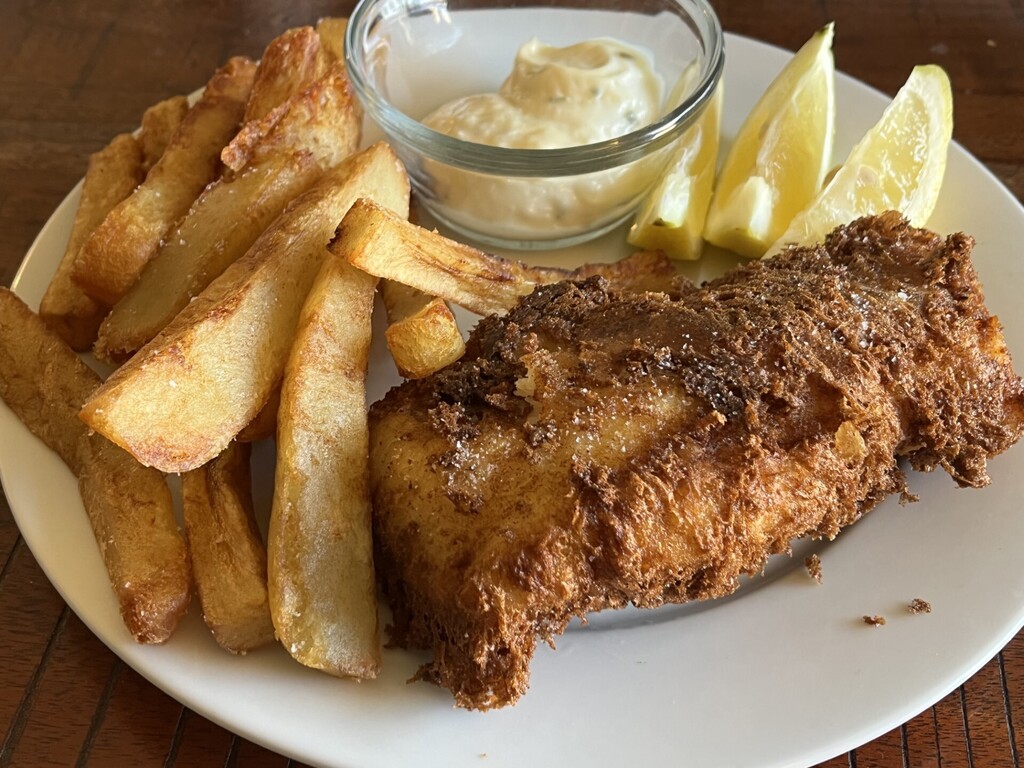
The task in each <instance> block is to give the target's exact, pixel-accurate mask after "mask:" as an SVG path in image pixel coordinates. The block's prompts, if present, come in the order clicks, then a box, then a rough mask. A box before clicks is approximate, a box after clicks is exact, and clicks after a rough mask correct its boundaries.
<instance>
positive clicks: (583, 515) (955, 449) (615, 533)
mask: <svg viewBox="0 0 1024 768" xmlns="http://www.w3.org/2000/svg"><path fill="white" fill-rule="evenodd" d="M972 244H973V242H972V240H971V239H970V238H969V237H967V236H965V235H962V234H958V235H952V236H950V237H949V238H947V239H945V240H944V239H942V238H940V237H939V236H937V235H935V234H932V233H930V232H928V231H925V230H920V229H912V228H910V227H909V226H908V225H907V224H906V223H905V222H904V221H903V220H902V219H901V218H899V217H898V216H897V215H895V214H892V215H889V214H887V215H885V216H882V217H878V218H869V219H862V220H860V221H857V222H855V223H853V224H852V225H850V226H847V227H842V228H840V229H837V230H836V231H835V232H833V233H832V234H831V235H830V237H829V238H828V240H827V242H826V243H825V245H824V246H818V247H815V248H801V249H791V250H789V251H786V252H784V253H782V254H781V255H779V256H777V257H776V258H774V259H772V260H770V261H762V262H755V263H751V264H749V265H746V266H744V267H742V268H739V269H737V270H735V271H733V272H732V273H730V274H728V275H726V276H725V277H723V278H721V279H719V280H717V281H714V282H712V283H710V284H708V285H706V286H704V287H703V288H701V289H700V290H694V291H692V292H690V293H688V294H686V295H683V296H682V297H680V298H678V299H676V300H671V299H669V298H667V297H665V296H663V295H657V294H648V295H646V296H640V297H637V296H626V295H616V294H615V293H612V292H610V291H609V290H608V288H607V285H606V284H605V283H604V282H603V281H602V280H600V279H599V278H593V279H590V280H586V281H584V282H580V283H559V284H557V285H553V286H548V287H544V288H540V289H538V290H537V291H536V292H535V293H533V294H532V295H531V296H529V297H528V298H526V299H525V300H524V301H523V302H522V303H521V304H520V305H519V306H517V307H516V308H515V309H514V310H512V311H511V312H510V313H509V314H507V315H505V316H503V317H491V318H488V319H486V320H484V321H483V322H482V323H481V324H480V325H479V327H478V328H477V330H476V331H475V332H474V334H473V336H472V339H471V340H470V343H469V348H468V349H467V352H466V355H465V357H464V358H463V360H462V361H460V362H459V363H457V364H455V365H453V366H451V367H449V368H447V369H445V370H443V371H441V372H439V373H438V374H435V375H434V376H432V377H430V378H427V379H423V380H420V381H410V382H407V383H405V384H404V385H403V386H401V387H400V388H397V389H395V390H393V391H392V392H391V393H390V394H389V395H388V396H387V397H386V398H385V399H384V400H382V401H381V402H380V403H378V404H377V405H376V406H375V407H374V409H373V412H372V432H371V473H372V484H373V502H374V507H375V534H376V540H377V547H378V553H377V558H376V562H377V567H378V570H379V573H380V574H381V578H382V580H383V583H384V587H385V590H386V592H387V595H388V597H389V599H390V602H391V605H392V608H393V610H394V628H393V634H392V639H393V641H394V642H396V643H397V644H399V645H403V646H408V647H426V648H432V649H433V652H434V656H433V661H432V662H430V663H429V664H427V665H426V666H425V667H424V668H423V669H422V670H421V673H420V675H421V677H423V678H426V679H429V680H433V681H435V682H437V683H439V684H440V685H443V686H445V687H447V688H450V689H451V691H452V692H453V693H454V695H455V700H456V702H457V703H458V704H459V705H460V706H463V707H470V708H480V709H487V708H490V707H497V706H503V705H507V704H510V703H513V702H514V701H516V699H517V698H519V696H521V695H522V694H523V693H524V691H525V690H526V688H527V683H528V674H529V671H528V665H529V662H530V658H531V656H532V655H533V652H534V648H535V645H536V643H537V640H538V638H550V637H551V636H552V635H555V634H557V633H560V632H562V631H563V629H564V628H565V626H566V624H567V623H568V622H569V621H570V619H572V618H573V617H574V616H582V615H584V614H586V613H588V612H590V611H596V610H600V609H605V608H617V607H621V606H624V605H626V604H628V603H633V604H635V605H637V606H641V607H653V606H658V605H661V604H662V603H666V602H682V601H687V600H694V599H704V598H711V597H717V596H720V595H725V594H728V593H730V592H732V591H733V590H734V589H736V587H737V585H738V579H739V577H740V575H741V574H749V573H754V572H757V571H759V570H760V569H761V567H762V565H763V564H764V562H765V560H766V558H768V557H769V556H770V555H772V554H774V553H779V552H785V551H786V550H787V549H788V546H789V542H790V541H791V540H792V539H794V538H797V537H801V536H814V537H828V538H831V537H834V536H835V535H836V534H837V533H838V532H839V530H840V529H841V528H842V527H843V526H845V525H849V524H850V523H852V522H854V521H855V520H857V519H858V518H859V517H861V515H863V514H864V513H865V512H867V511H868V510H870V509H871V508H872V507H874V506H875V505H876V504H877V503H878V502H879V501H881V500H882V499H883V498H884V497H886V496H887V495H889V494H892V493H902V492H905V490H906V486H905V481H904V476H903V473H902V472H901V470H900V467H899V466H898V464H897V459H898V458H900V457H904V458H906V459H908V460H909V463H910V465H911V466H912V467H914V468H915V469H920V470H930V469H933V468H934V467H942V468H944V469H945V470H946V471H947V472H949V474H950V475H952V477H953V478H954V480H956V481H957V482H958V483H959V484H960V485H966V486H981V485H984V484H985V483H986V482H987V481H988V477H987V475H986V467H985V465H986V459H987V458H988V457H990V456H992V455H994V454H997V453H999V452H1001V451H1003V450H1004V449H1006V448H1007V447H1008V446H1009V445H1011V444H1012V443H1013V442H1014V441H1016V440H1017V439H1018V437H1019V436H1020V434H1021V431H1022V425H1024V390H1022V383H1021V380H1020V379H1019V378H1018V376H1017V375H1016V374H1015V373H1014V371H1013V370H1012V368H1011V364H1010V359H1009V355H1008V353H1007V350H1006V347H1005V345H1004V343H1003V338H1002V332H1001V329H1000V326H999V323H998V321H997V320H996V319H995V318H994V317H992V316H991V315H989V313H988V311H987V310H986V309H985V306H984V304H983V297H982V293H981V288H980V286H979V283H978V280H977V277H976V274H975V271H974V269H973V267H972V265H971V261H970V251H971V247H972ZM966 523H967V521H966V520H965V524H966Z"/></svg>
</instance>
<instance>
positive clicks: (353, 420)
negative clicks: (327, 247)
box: [267, 254, 380, 679]
mask: <svg viewBox="0 0 1024 768" xmlns="http://www.w3.org/2000/svg"><path fill="white" fill-rule="evenodd" d="M376 283H377V278H375V277H372V276H370V275H368V274H366V273H365V272H361V271H360V270H358V269H356V268H355V267H353V266H351V265H349V264H348V263H347V262H346V261H345V258H344V256H338V255H333V254H332V255H331V256H330V257H328V259H327V260H326V261H325V262H324V265H323V267H322V268H321V270H320V274H319V275H318V277H317V280H316V282H315V283H314V285H313V288H312V290H311V291H310V293H309V297H308V298H307V299H306V303H305V306H304V307H303V309H302V314H301V316H300V318H299V325H298V330H297V332H296V336H295V344H294V346H293V347H292V351H291V355H290V356H289V358H288V365H287V367H286V368H285V373H284V380H283V382H282V385H281V407H280V409H279V411H278V427H277V467H276V470H275V473H274V504H273V508H272V511H271V514H270V531H269V535H268V537H267V550H268V558H269V566H268V567H269V576H270V606H271V612H272V615H273V618H274V628H275V630H276V631H277V636H278V638H280V640H281V643H282V644H283V645H284V647H285V648H286V649H288V652H289V653H290V654H291V655H292V656H293V657H294V658H295V659H297V660H298V661H299V662H301V663H302V664H305V665H306V666H308V667H314V668H316V669H322V670H324V671H325V672H329V673H330V674H332V675H338V676H341V677H356V678H363V679H365V678H373V677H376V676H377V672H378V670H379V668H380V633H379V630H378V627H377V599H376V581H375V579H374V571H373V542H372V534H371V522H370V489H369V465H368V460H367V457H368V455H369V426H368V423H367V411H366V365H367V359H368V357H369V351H370V335H371V323H370V318H371V315H372V313H373V295H374V288H375V286H376Z"/></svg>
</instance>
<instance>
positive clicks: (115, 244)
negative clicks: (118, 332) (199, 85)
mask: <svg viewBox="0 0 1024 768" xmlns="http://www.w3.org/2000/svg"><path fill="white" fill-rule="evenodd" d="M254 71H255V64H253V62H251V61H250V60H249V59H246V58H242V57H236V58H233V59H231V60H230V61H229V62H228V63H227V64H226V65H224V66H223V67H221V68H220V69H219V70H217V72H216V73H215V74H214V76H213V78H211V80H210V81H209V83H207V85H206V90H205V91H204V92H203V96H202V97H201V98H200V99H199V101H198V102H197V103H196V104H195V106H193V107H192V108H191V109H190V110H189V111H188V114H187V115H186V116H185V119H184V120H182V122H181V124H180V125H179V126H178V128H177V130H176V131H175V132H174V135H173V136H172V137H171V140H170V143H169V144H168V145H167V148H166V149H165V150H164V153H163V155H162V156H161V158H160V160H159V161H158V162H157V164H156V165H154V166H153V167H152V168H151V169H150V171H149V173H148V174H147V175H146V179H145V181H143V182H142V184H140V185H139V187H138V188H137V189H136V190H135V191H134V192H133V193H132V194H131V196H130V197H128V198H127V199H126V200H124V201H123V202H121V203H120V204H119V205H117V206H116V207H115V208H114V209H113V210H112V211H111V212H110V213H109V214H107V216H106V218H105V219H104V220H103V221H102V222H101V223H100V225H99V226H98V227H96V229H95V230H94V231H93V233H92V235H90V237H89V239H88V240H86V241H85V244H84V245H83V246H82V249H81V250H80V251H79V252H78V256H77V258H76V259H75V270H74V279H75V281H76V282H77V283H78V284H79V285H80V286H81V287H82V288H83V290H85V292H86V293H88V294H89V295H90V296H92V297H93V298H95V299H97V300H99V301H102V302H105V303H106V304H107V305H109V306H113V304H114V303H115V302H117V300H118V299H119V298H121V296H123V295H124V293H125V291H127V290H128V288H130V287H131V285H132V283H134V282H135V280H136V279H138V276H139V273H140V272H141V271H142V268H143V267H144V266H145V265H146V262H148V261H149V260H150V259H151V258H152V257H153V256H154V255H155V254H156V251H157V248H158V247H159V245H160V240H161V238H163V237H164V235H165V234H166V233H167V232H168V230H170V228H171V227H172V226H173V225H174V223H175V222H176V221H177V220H178V219H180V218H181V217H182V216H183V215H184V214H185V213H186V212H187V211H188V209H189V206H191V205H192V202H193V201H194V200H195V199H196V197H197V196H198V195H199V193H200V192H201V191H202V190H203V187H205V186H206V185H207V184H209V183H210V182H211V181H213V180H214V179H215V178H216V177H217V174H218V172H219V170H220V163H219V156H220V151H221V148H223V147H224V145H225V144H226V143H227V142H228V141H229V140H230V139H231V137H232V136H233V135H234V134H235V132H236V131H237V130H238V125H239V122H240V121H241V118H242V113H243V111H244V109H245V102H246V99H247V98H248V95H249V89H250V88H251V87H252V77H253V73H254Z"/></svg>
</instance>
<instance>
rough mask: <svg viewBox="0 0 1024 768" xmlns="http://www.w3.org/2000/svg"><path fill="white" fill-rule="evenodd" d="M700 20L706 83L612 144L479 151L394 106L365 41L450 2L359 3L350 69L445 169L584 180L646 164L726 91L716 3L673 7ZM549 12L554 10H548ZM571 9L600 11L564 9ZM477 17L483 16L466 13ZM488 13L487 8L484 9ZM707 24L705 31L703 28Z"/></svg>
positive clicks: (403, 133) (363, 97)
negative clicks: (390, 19)
mask: <svg viewBox="0 0 1024 768" xmlns="http://www.w3.org/2000/svg"><path fill="white" fill-rule="evenodd" d="M672 1H673V2H674V4H675V5H676V6H678V7H679V8H680V9H682V10H683V11H684V12H685V13H686V14H687V15H688V16H689V17H690V18H691V19H692V20H693V21H692V25H693V27H695V28H696V30H697V31H696V37H697V39H698V41H699V42H700V43H701V45H702V46H703V47H704V50H705V56H704V60H703V61H702V66H701V72H700V76H699V80H698V82H697V84H696V86H695V87H694V89H693V91H691V92H690V94H689V95H688V96H687V97H686V99H684V100H683V101H682V102H681V103H680V104H679V105H678V106H676V107H675V108H674V109H672V110H671V111H670V112H668V113H667V114H665V115H664V116H663V117H662V118H660V119H658V120H656V121H654V122H653V123H649V124H648V125H646V126H644V127H642V128H639V129H637V130H635V131H631V132H629V133H626V134H623V135H622V136H617V137H615V138H612V139H606V140H604V141H599V142H595V143H593V144H585V145H581V146H575V147H564V148H559V149H521V148H509V147H495V146H491V145H487V144H478V143H475V142H471V141H465V140H463V139H457V138H455V137H452V136H448V135H446V134H443V133H440V132H439V131H435V130H434V129H432V128H428V127H427V126H426V125H424V124H423V123H421V122H420V121H419V120H416V119H414V118H412V117H410V116H409V115H407V114H405V113H404V112H402V111H401V110H400V109H398V108H397V107H395V106H393V105H392V104H391V103H390V102H389V101H388V100H387V99H385V98H384V97H383V96H381V94H380V93H379V91H378V90H377V89H376V88H374V87H373V85H372V84H371V82H370V78H369V77H368V75H367V72H366V68H365V62H366V60H367V57H366V55H365V51H364V46H363V42H364V39H365V37H366V33H367V32H369V31H370V30H372V28H373V26H374V25H375V24H376V23H377V22H378V21H379V20H380V19H382V18H383V17H384V16H385V14H387V15H393V13H392V14H388V11H401V12H404V13H406V14H414V13H416V14H418V13H436V12H437V11H439V10H441V9H447V6H448V0H402V1H401V2H398V3H396V2H395V0H359V2H358V3H357V4H356V7H355V9H354V10H353V12H352V16H351V17H350V19H349V23H348V26H347V28H346V30H345V64H346V67H347V69H348V74H349V78H350V79H351V81H352V85H353V87H354V89H355V91H356V94H357V95H358V97H359V99H360V101H361V102H362V103H363V107H364V109H365V110H366V112H367V114H368V115H369V116H370V117H371V118H372V119H373V120H374V121H375V122H376V123H377V124H378V125H379V126H380V127H381V128H382V129H383V131H384V132H385V134H387V136H388V138H389V139H391V140H392V141H395V142H396V143H400V144H403V145H404V146H405V147H407V148H409V149H412V150H414V151H416V152H417V153H419V154H421V155H423V156H424V157H427V158H429V159H431V160H435V161H437V162H441V163H445V164H447V165H451V166H454V167H457V168H462V169H465V170H470V171H477V172H481V173H490V174H500V175H504V176H523V177H528V176H544V177H554V176H576V175H580V174H585V173H592V172H595V171H603V170H607V169H610V168H616V167H619V166H621V165H625V164H627V163H630V162H633V161H635V160H639V159H641V158H643V157H645V156H647V155H648V154H650V153H651V152H653V151H656V150H658V149H660V148H662V147H664V146H667V145H669V144H671V143H672V142H674V141H675V140H676V139H677V138H679V137H680V136H681V135H682V133H683V132H684V131H685V130H686V129H687V128H689V127H690V125H692V124H693V123H694V122H695V121H696V120H697V118H698V117H699V116H700V114H701V113H702V112H703V110H704V107H706V106H707V104H708V102H709V101H710V100H711V96H712V94H713V93H714V91H715V88H716V87H717V86H718V83H719V81H720V79H721V77H722V71H723V69H724V67H725V34H724V32H723V30H722V25H721V22H720V21H719V19H718V16H717V14H716V13H715V11H714V9H713V8H712V7H711V4H710V2H709V1H708V0H672ZM545 7H549V6H545ZM562 8H563V9H564V10H593V9H592V8H588V7H587V6H581V7H580V8H578V9H576V8H571V7H562ZM466 10H467V11H468V10H475V9H466ZM482 10H483V9H482ZM445 12H447V11H445ZM701 19H703V24H702V23H701V21H700V20H701Z"/></svg>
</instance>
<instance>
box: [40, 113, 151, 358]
mask: <svg viewBox="0 0 1024 768" xmlns="http://www.w3.org/2000/svg"><path fill="white" fill-rule="evenodd" d="M142 163H143V152H142V149H141V147H140V146H139V142H138V141H137V140H136V139H135V137H134V136H132V135H131V134H128V133H123V134H121V135H120V136H115V137H114V139H113V141H111V142H110V143H109V144H108V145H107V146H106V147H104V148H103V149H101V150H100V151H99V152H96V153H94V154H93V155H92V156H91V157H90V158H89V167H88V170H86V172H85V180H84V181H83V182H82V196H81V198H80V200H79V202H78V210H77V211H75V221H74V224H72V226H71V236H70V238H69V239H68V245H67V248H66V249H65V251H64V256H63V258H61V260H60V264H59V265H58V266H57V271H56V272H55V273H54V275H53V277H52V278H51V279H50V284H49V285H48V286H47V288H46V293H45V294H43V299H42V301H41V302H40V303H39V316H40V317H41V318H43V320H44V321H46V324H47V325H48V326H50V327H51V328H52V329H53V330H55V331H56V332H57V333H58V334H59V335H60V337H61V338H62V339H64V341H66V342H67V343H68V344H69V345H70V346H71V348H72V349H74V350H76V351H78V352H84V351H85V350H87V349H89V347H91V346H92V343H93V341H95V340H96V333H97V331H98V330H99V327H100V323H101V322H102V321H103V318H104V317H106V315H107V312H109V311H110V307H108V306H107V305H106V304H103V303H102V302H99V301H96V300H95V299H93V298H92V297H90V296H89V295H88V294H86V292H85V291H83V290H82V288H81V286H79V285H78V284H77V283H76V282H75V281H74V280H73V279H72V277H71V276H72V273H73V272H74V268H75V259H76V258H77V256H78V251H79V250H80V249H81V248H82V244H83V243H85V241H86V239H88V237H89V235H91V234H92V231H93V230H94V229H95V228H96V227H97V226H99V223H100V222H101V221H103V219H104V217H106V215H107V214H108V213H110V211H111V209H113V207H114V206H115V205H117V204H118V203H120V202H121V201H122V200H124V199H126V198H127V197H128V196H129V195H130V194H131V193H132V191H133V190H134V189H135V188H136V187H137V186H138V185H139V182H140V181H142Z"/></svg>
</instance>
